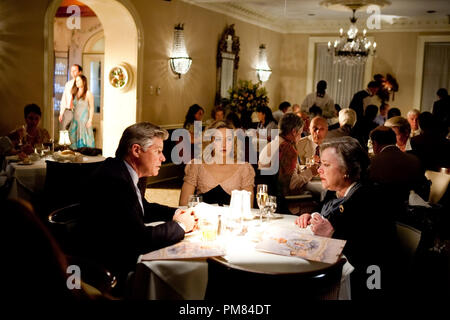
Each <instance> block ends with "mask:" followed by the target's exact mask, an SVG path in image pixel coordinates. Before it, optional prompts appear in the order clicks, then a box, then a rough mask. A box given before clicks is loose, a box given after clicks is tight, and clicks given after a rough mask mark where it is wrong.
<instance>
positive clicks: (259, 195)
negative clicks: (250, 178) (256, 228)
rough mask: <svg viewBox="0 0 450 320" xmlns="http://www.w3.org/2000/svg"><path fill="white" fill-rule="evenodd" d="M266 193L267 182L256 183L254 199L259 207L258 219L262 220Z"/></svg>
mask: <svg viewBox="0 0 450 320" xmlns="http://www.w3.org/2000/svg"><path fill="white" fill-rule="evenodd" d="M267 198H268V194H267V184H258V185H257V187H256V200H257V203H258V207H259V221H260V222H262V216H263V210H264V207H265V206H266V202H267Z"/></svg>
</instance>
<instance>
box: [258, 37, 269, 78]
mask: <svg viewBox="0 0 450 320" xmlns="http://www.w3.org/2000/svg"><path fill="white" fill-rule="evenodd" d="M256 74H257V75H258V80H259V81H261V82H266V81H267V80H269V78H270V75H271V74H272V70H271V69H270V68H269V65H268V64H267V55H266V46H265V45H264V44H261V45H260V46H259V55H258V65H257V67H256Z"/></svg>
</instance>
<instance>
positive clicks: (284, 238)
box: [255, 228, 346, 263]
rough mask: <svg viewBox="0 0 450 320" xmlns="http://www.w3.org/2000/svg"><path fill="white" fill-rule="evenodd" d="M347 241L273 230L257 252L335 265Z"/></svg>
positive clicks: (257, 246) (299, 232)
mask: <svg viewBox="0 0 450 320" xmlns="http://www.w3.org/2000/svg"><path fill="white" fill-rule="evenodd" d="M345 243H346V240H339V239H332V238H324V237H319V236H315V235H311V234H307V233H305V232H301V231H294V230H292V229H288V228H278V229H277V230H272V231H271V232H269V233H268V234H267V235H265V236H264V237H263V239H262V240H261V242H260V243H258V244H257V245H256V247H255V248H256V250H259V251H266V252H270V253H275V254H279V255H285V256H293V257H300V258H303V259H307V260H312V261H319V262H325V263H335V262H336V261H337V260H338V259H339V257H340V256H341V253H342V250H343V249H344V246H345Z"/></svg>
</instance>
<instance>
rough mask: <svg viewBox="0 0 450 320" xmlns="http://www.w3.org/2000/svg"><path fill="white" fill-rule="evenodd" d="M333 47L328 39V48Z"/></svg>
mask: <svg viewBox="0 0 450 320" xmlns="http://www.w3.org/2000/svg"><path fill="white" fill-rule="evenodd" d="M329 48H331V42H330V41H328V49H329Z"/></svg>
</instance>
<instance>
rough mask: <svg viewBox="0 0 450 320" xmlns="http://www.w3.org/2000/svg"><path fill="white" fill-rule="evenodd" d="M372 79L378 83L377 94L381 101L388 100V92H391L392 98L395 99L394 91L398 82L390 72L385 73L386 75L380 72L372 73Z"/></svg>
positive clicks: (396, 89)
mask: <svg viewBox="0 0 450 320" xmlns="http://www.w3.org/2000/svg"><path fill="white" fill-rule="evenodd" d="M373 79H374V80H375V81H377V82H378V83H379V84H380V89H379V90H378V92H377V95H378V96H379V97H380V99H381V101H389V98H390V94H391V93H392V100H394V99H395V93H396V92H397V91H398V82H397V79H395V78H394V77H393V76H392V75H391V74H389V73H388V74H386V77H385V76H383V75H382V74H376V75H374V77H373Z"/></svg>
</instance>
